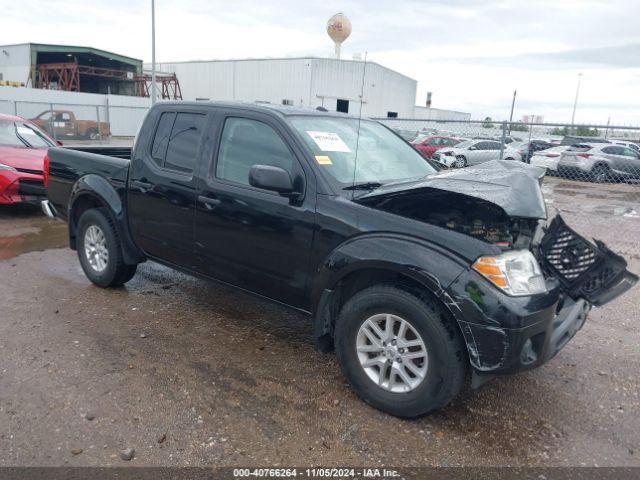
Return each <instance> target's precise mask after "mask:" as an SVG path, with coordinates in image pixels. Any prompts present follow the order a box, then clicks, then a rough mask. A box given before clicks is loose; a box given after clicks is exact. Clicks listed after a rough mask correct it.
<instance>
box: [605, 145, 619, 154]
mask: <svg viewBox="0 0 640 480" xmlns="http://www.w3.org/2000/svg"><path fill="white" fill-rule="evenodd" d="M602 152H603V153H608V154H609V155H620V150H619V147H604V148H603V149H602Z"/></svg>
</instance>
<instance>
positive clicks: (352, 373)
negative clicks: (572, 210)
mask: <svg viewBox="0 0 640 480" xmlns="http://www.w3.org/2000/svg"><path fill="white" fill-rule="evenodd" d="M48 164H49V169H48V200H47V201H45V202H44V203H43V209H44V211H45V212H46V213H47V214H48V215H50V216H56V217H60V218H62V219H64V220H66V221H67V222H68V224H69V241H70V246H71V248H72V249H75V250H77V253H78V257H79V260H80V264H81V265H82V268H83V270H84V272H85V274H86V275H87V277H88V278H89V279H90V280H91V281H92V282H93V283H95V284H96V285H98V286H101V287H115V286H119V285H123V284H124V283H126V282H127V281H128V280H129V279H131V278H132V277H133V275H134V274H135V271H136V266H137V265H138V264H139V263H140V262H144V261H145V260H152V261H155V262H159V263H162V264H164V265H168V266H170V267H173V268H176V269H179V270H182V271H185V272H188V273H192V274H196V275H199V276H202V277H208V278H210V279H213V280H216V281H219V282H223V283H225V284H228V285H232V286H235V287H238V288H241V289H243V290H245V291H248V292H252V293H255V294H257V295H260V296H262V297H265V298H268V299H271V300H274V301H276V302H279V303H281V304H285V305H287V306H289V307H292V308H295V309H298V310H300V311H303V312H305V313H307V314H309V315H310V316H311V318H312V321H313V324H314V332H315V343H316V347H317V349H318V350H319V351H321V352H329V351H331V350H333V349H335V351H336V353H337V358H338V360H339V363H340V366H341V368H342V371H343V372H344V375H345V376H346V378H347V379H348V380H349V382H350V384H351V385H352V386H353V388H354V389H355V390H356V391H357V392H358V394H359V395H360V396H361V397H362V398H363V399H364V400H365V401H367V402H368V403H370V404H371V405H373V406H375V407H377V408H379V409H381V410H383V411H385V412H389V413H391V414H394V415H398V416H401V417H415V416H419V415H423V414H426V413H428V412H431V411H433V410H436V409H438V408H440V407H442V406H444V405H446V404H447V403H448V402H450V401H451V400H452V399H453V398H454V397H455V396H456V394H457V393H458V392H459V391H460V389H461V387H462V386H463V383H464V382H465V379H466V378H467V373H469V372H471V378H472V383H473V384H474V385H476V386H477V385H480V384H481V383H482V382H483V381H485V380H486V379H488V378H491V377H493V376H496V375H498V374H505V373H512V372H517V371H522V370H527V369H531V368H534V367H537V366H539V365H541V364H543V363H544V362H547V361H549V360H550V359H551V358H552V357H553V356H554V355H555V354H556V353H557V352H558V351H559V350H560V349H561V348H562V347H563V346H564V345H565V344H566V343H567V342H568V341H569V339H570V338H571V337H573V335H574V334H575V333H576V332H577V331H578V330H579V329H580V328H581V327H582V325H583V324H584V322H585V320H586V317H587V314H588V312H589V310H590V308H591V307H592V306H600V305H603V304H604V303H606V302H608V301H611V300H613V299H614V298H616V297H617V296H618V295H620V294H622V293H623V292H625V291H626V290H628V289H629V288H630V287H631V286H632V285H633V284H634V283H635V282H636V281H637V277H636V276H635V275H634V274H632V273H630V272H628V271H627V270H626V262H625V260H624V259H623V258H621V257H620V256H618V255H616V254H615V253H613V252H612V251H610V250H609V249H608V248H606V247H605V246H604V245H603V244H602V243H600V242H596V243H591V242H589V241H587V240H585V239H584V238H582V237H581V236H580V235H578V234H577V233H576V232H574V231H573V230H572V229H571V228H570V227H569V226H568V225H567V224H566V223H565V222H564V221H563V220H562V218H560V217H555V218H554V219H552V220H551V221H547V210H546V207H545V203H544V201H543V197H542V193H541V189H540V182H541V179H542V177H543V175H544V170H543V169H539V168H536V167H531V166H529V165H526V164H523V163H520V162H512V161H493V162H487V163H483V164H481V165H478V166H475V167H470V168H467V169H463V170H451V171H439V169H438V167H437V166H436V164H433V163H431V161H430V160H428V159H425V158H424V157H423V156H422V155H421V154H420V153H418V152H417V151H416V150H415V149H413V148H412V147H411V146H410V145H409V144H408V143H407V142H406V141H404V140H403V139H402V138H400V137H399V136H398V135H397V134H395V133H394V132H393V131H391V130H390V129H388V128H386V127H385V126H383V125H381V124H380V123H377V122H374V121H371V120H367V119H362V120H361V119H358V118H357V117H353V116H348V115H344V114H339V113H329V112H326V111H325V112H320V111H315V110H303V109H296V108H293V107H270V106H257V105H250V104H234V103H201V102H198V103H188V102H185V103H160V104H157V105H155V106H154V107H152V108H151V109H150V111H149V112H148V114H147V116H146V118H145V120H144V122H143V125H142V127H141V130H140V132H139V134H138V136H137V138H136V140H135V144H134V147H133V150H132V153H131V159H130V160H128V159H123V158H116V157H109V156H106V155H97V154H93V153H88V152H79V151H70V150H65V149H61V148H52V149H50V150H49V152H48Z"/></svg>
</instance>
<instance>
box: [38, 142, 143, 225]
mask: <svg viewBox="0 0 640 480" xmlns="http://www.w3.org/2000/svg"><path fill="white" fill-rule="evenodd" d="M80 148H81V150H80V149H75V148H74V149H70V148H63V147H59V148H51V149H49V152H48V157H49V165H50V167H49V171H50V176H49V186H48V196H49V201H50V202H51V204H52V205H53V207H54V208H55V209H56V211H57V212H58V214H59V215H60V216H61V217H62V218H65V219H66V218H67V215H68V212H67V210H68V203H69V199H70V198H71V197H72V194H73V193H74V192H72V189H73V187H74V184H76V182H77V180H78V179H79V178H80V177H85V182H86V183H88V184H91V186H92V188H97V187H98V184H99V183H100V182H104V181H105V180H106V181H108V182H109V183H110V184H111V185H112V186H113V187H114V188H115V190H116V192H117V193H118V195H119V196H120V197H121V199H122V200H124V198H125V190H126V185H127V177H128V174H129V163H130V161H129V159H128V158H123V157H119V156H109V155H101V154H98V153H89V151H85V150H89V149H90V151H91V152H95V151H101V152H104V153H105V154H106V153H114V155H117V154H118V153H120V154H123V153H124V152H122V150H124V149H123V148H122V147H80ZM96 148H97V149H98V150H96ZM118 151H119V152H118ZM123 156H124V155H123ZM130 156H131V149H130V148H129V149H128V157H130ZM76 188H79V187H78V186H76Z"/></svg>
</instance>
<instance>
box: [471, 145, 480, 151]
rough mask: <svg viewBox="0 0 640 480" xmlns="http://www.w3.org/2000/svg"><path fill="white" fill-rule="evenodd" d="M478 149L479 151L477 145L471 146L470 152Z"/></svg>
mask: <svg viewBox="0 0 640 480" xmlns="http://www.w3.org/2000/svg"><path fill="white" fill-rule="evenodd" d="M477 149H478V147H476V146H475V145H471V146H470V147H469V150H477Z"/></svg>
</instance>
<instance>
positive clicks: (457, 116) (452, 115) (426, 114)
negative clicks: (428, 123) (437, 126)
mask: <svg viewBox="0 0 640 480" xmlns="http://www.w3.org/2000/svg"><path fill="white" fill-rule="evenodd" d="M408 118H410V117H408ZM413 118H415V119H417V120H418V119H419V120H471V114H470V113H464V112H456V111H454V110H442V109H439V108H427V107H420V106H417V105H416V107H415V109H414V114H413Z"/></svg>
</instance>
